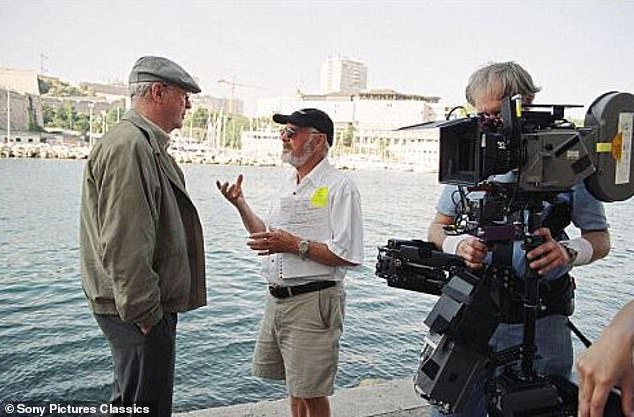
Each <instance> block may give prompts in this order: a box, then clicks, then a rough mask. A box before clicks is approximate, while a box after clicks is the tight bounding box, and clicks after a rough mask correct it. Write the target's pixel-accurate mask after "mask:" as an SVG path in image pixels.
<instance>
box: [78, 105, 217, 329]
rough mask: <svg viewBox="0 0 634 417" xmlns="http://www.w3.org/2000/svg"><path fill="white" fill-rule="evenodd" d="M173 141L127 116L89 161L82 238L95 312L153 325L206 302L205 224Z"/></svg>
mask: <svg viewBox="0 0 634 417" xmlns="http://www.w3.org/2000/svg"><path fill="white" fill-rule="evenodd" d="M168 140H169V136H168V135H167V134H166V133H165V132H164V131H162V130H161V129H160V128H158V127H157V126H156V125H154V124H152V123H150V122H148V120H146V119H145V118H143V117H141V116H140V115H139V114H138V113H136V112H135V111H129V112H128V113H126V114H125V116H124V117H123V119H122V121H121V122H120V123H119V124H117V125H116V126H115V127H113V128H112V129H111V130H110V131H109V132H108V133H107V134H106V135H105V136H104V137H103V139H101V140H100V141H98V142H97V144H96V145H95V146H94V148H93V149H92V151H91V153H90V155H89V157H88V161H87V162H86V167H85V170H84V178H83V183H82V198H81V214H80V216H81V218H80V236H79V241H80V252H81V276H82V287H83V289H84V293H85V294H86V298H87V299H88V303H89V305H90V308H91V310H92V311H93V313H95V314H118V315H119V317H120V318H121V319H122V320H124V321H127V322H132V323H135V324H137V325H140V326H150V325H154V324H156V323H158V322H159V321H160V320H161V318H162V317H163V313H164V312H166V313H174V312H182V311H187V310H192V309H194V308H197V307H200V306H203V305H205V304H206V302H207V300H206V288H205V254H204V246H203V234H202V227H201V225H200V219H199V217H198V212H197V210H196V207H194V204H193V203H192V201H191V200H190V198H189V195H188V194H187V191H186V189H185V181H184V176H183V173H182V171H181V170H180V169H179V168H178V166H177V165H176V162H175V161H174V159H173V158H172V157H171V156H170V155H168V154H167V152H166V147H167V144H168Z"/></svg>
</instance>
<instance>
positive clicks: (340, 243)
mask: <svg viewBox="0 0 634 417" xmlns="http://www.w3.org/2000/svg"><path fill="white" fill-rule="evenodd" d="M265 222H266V224H267V227H268V228H274V229H278V228H279V229H282V230H286V231H287V232H289V233H291V234H293V235H296V236H298V237H300V238H301V239H306V240H310V241H314V242H321V243H325V244H326V245H327V246H328V249H329V250H330V251H331V252H332V253H334V254H335V255H336V256H338V257H339V258H341V259H344V260H346V261H348V262H351V263H354V264H361V263H362V262H363V219H362V215H361V196H360V194H359V190H358V189H357V187H356V186H355V184H354V183H353V182H352V181H351V180H350V179H349V178H348V177H347V176H346V175H344V174H343V173H341V172H340V171H338V170H337V169H336V168H335V167H333V166H332V165H331V164H330V162H329V161H328V160H327V159H326V158H324V159H323V160H322V161H321V162H320V163H319V164H317V166H315V168H313V170H312V171H311V172H310V173H309V174H308V175H307V176H306V177H304V178H303V179H302V181H301V182H300V183H299V184H297V171H295V170H294V169H293V170H292V171H291V172H289V175H288V176H286V177H285V178H284V180H283V182H282V185H281V187H280V188H279V190H278V192H277V193H276V194H275V195H274V196H273V197H272V198H271V202H270V206H269V212H268V216H267V218H266V220H265ZM346 270H347V267H328V266H326V265H322V264H319V263H317V262H315V261H312V260H310V259H306V260H301V259H300V258H299V256H297V255H295V254H289V253H284V254H273V255H269V256H265V257H264V259H263V260H262V273H263V275H264V277H265V278H266V279H267V281H268V282H269V283H271V284H276V285H284V286H291V285H301V284H304V283H307V282H312V281H320V280H331V281H342V280H343V278H344V277H345V275H346Z"/></svg>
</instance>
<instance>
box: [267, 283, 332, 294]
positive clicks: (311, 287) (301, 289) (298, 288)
mask: <svg viewBox="0 0 634 417" xmlns="http://www.w3.org/2000/svg"><path fill="white" fill-rule="evenodd" d="M335 285H337V283H336V282H335V281H315V282H309V283H308V284H303V285H294V286H292V287H282V286H280V285H269V292H270V293H271V295H272V296H273V297H275V298H288V297H292V296H294V295H298V294H304V293H307V292H313V291H319V290H323V289H326V288H330V287H334V286H335Z"/></svg>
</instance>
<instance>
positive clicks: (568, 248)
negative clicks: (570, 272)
mask: <svg viewBox="0 0 634 417" xmlns="http://www.w3.org/2000/svg"><path fill="white" fill-rule="evenodd" d="M559 244H560V245H561V246H563V247H564V249H566V252H568V257H569V258H570V260H569V261H568V265H572V264H573V263H574V262H575V260H576V259H577V255H579V252H578V251H577V249H575V248H573V247H571V246H570V245H569V244H568V242H559Z"/></svg>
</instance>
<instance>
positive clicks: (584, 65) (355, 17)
mask: <svg viewBox="0 0 634 417" xmlns="http://www.w3.org/2000/svg"><path fill="white" fill-rule="evenodd" d="M0 16H2V24H1V25H0V45H1V46H0V66H5V67H11V68H21V69H34V70H38V71H39V70H40V68H41V64H42V62H43V63H44V68H45V70H46V71H47V72H48V73H49V74H51V75H55V76H59V77H61V78H62V79H66V80H69V81H71V82H79V81H94V82H104V81H108V80H127V75H128V72H129V70H130V68H131V66H132V63H133V62H134V61H135V60H136V58H138V57H139V56H141V55H147V54H155V55H162V56H167V57H169V58H171V59H173V60H175V61H177V62H178V63H179V64H181V65H182V66H184V67H185V68H186V69H187V70H188V71H190V72H191V73H192V74H193V75H195V76H197V77H198V78H199V79H200V83H201V87H202V88H203V92H204V93H206V94H212V95H215V96H225V97H228V96H229V95H230V88H229V87H228V86H227V85H223V84H218V82H217V81H218V80H219V79H227V80H231V81H235V82H240V83H244V84H250V85H257V86H261V87H262V88H261V89H256V88H247V87H236V90H235V93H236V96H238V97H241V98H244V99H246V100H247V102H246V105H247V111H249V110H251V111H252V110H253V105H254V104H253V103H254V102H253V98H254V97H256V96H260V97H262V96H279V95H290V94H292V93H293V92H295V91H297V90H298V89H300V90H301V91H303V92H312V93H316V92H318V91H319V71H320V65H321V63H322V62H323V61H324V60H325V59H326V58H327V57H328V56H329V55H337V54H343V55H348V56H350V57H352V58H355V59H358V60H360V61H362V62H364V63H365V64H366V65H367V66H368V86H369V87H370V88H392V89H395V90H397V91H400V92H403V93H412V94H422V95H437V96H441V97H443V98H444V99H445V100H447V101H448V102H449V103H451V104H453V103H456V104H460V103H462V102H464V98H463V91H464V86H465V84H466V81H467V79H468V76H469V74H470V73H471V72H472V71H473V70H474V69H476V68H478V67H479V66H481V65H483V64H485V63H487V62H490V61H501V60H514V61H517V62H518V63H520V64H522V65H523V66H524V67H525V68H526V69H527V70H528V71H529V72H531V73H532V74H533V78H534V80H535V82H536V83H537V84H538V85H539V86H541V87H542V88H543V91H542V92H541V93H540V94H539V95H538V97H537V102H541V103H573V104H583V105H586V106H587V105H589V104H590V102H591V101H592V100H593V99H594V98H596V97H597V96H598V95H600V94H602V93H603V92H606V91H609V90H619V91H628V92H633V93H634V51H633V45H634V1H629V0H628V1H626V0H621V1H619V0H613V1H611V0H569V1H557V0H536V1H528V0H525V1H514V0H507V1H484V0H480V1H479V0H472V1H457V0H456V1H450V0H446V1H440V0H438V1H423V0H411V1H403V0H401V1H398V0H384V1H346V0H340V1H337V0H317V1H299V0H296V1H284V0H274V1H266V0H254V1H239V0H233V1H211V0H208V1H202V0H201V1H187V0H179V1H167V0H164V1H156V0H154V1H152V0H127V1H121V0H108V1H103V0H90V1H79V0H77V1H67V0H61V1H42V0H40V1H30V0H0ZM41 53H43V54H44V55H46V56H47V57H48V58H47V59H45V60H44V61H42V60H41V58H40V54H41Z"/></svg>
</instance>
